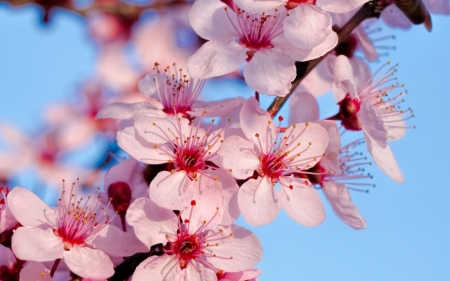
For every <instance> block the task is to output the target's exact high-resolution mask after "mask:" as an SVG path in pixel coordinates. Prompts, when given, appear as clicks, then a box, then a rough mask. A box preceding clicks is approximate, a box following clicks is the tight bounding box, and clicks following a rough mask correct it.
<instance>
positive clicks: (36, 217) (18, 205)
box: [7, 183, 145, 279]
mask: <svg viewBox="0 0 450 281" xmlns="http://www.w3.org/2000/svg"><path fill="white" fill-rule="evenodd" d="M77 188H78V185H77V184H76V183H73V184H72V186H71V188H70V190H66V189H65V185H64V186H63V191H62V194H61V198H60V199H59V201H58V207H57V209H56V210H54V209H52V208H50V207H49V206H47V204H45V203H44V202H43V201H42V200H40V199H39V198H38V197H37V196H36V195H35V194H33V193H32V192H30V191H28V190H27V189H25V188H23V187H15V188H14V189H13V190H12V191H11V192H10V194H9V195H8V198H7V201H8V204H9V206H10V209H11V212H12V213H13V214H14V216H15V217H16V219H17V220H18V221H19V222H20V223H21V224H22V225H23V227H19V228H18V229H17V230H16V231H15V232H14V235H13V237H12V244H11V245H12V250H13V252H14V254H15V255H16V257H17V258H19V259H21V260H29V261H37V262H44V261H53V260H57V259H61V258H64V261H65V263H66V264H67V266H68V267H69V269H70V270H71V271H72V272H74V273H75V274H77V275H79V276H82V277H87V278H94V279H100V278H108V277H110V276H112V275H113V273H114V269H113V263H112V262H111V259H110V257H109V256H108V255H110V256H113V257H114V256H116V257H123V256H130V255H132V254H135V253H136V252H139V251H141V250H143V249H145V247H143V245H142V244H141V243H140V242H139V241H137V240H136V238H135V237H134V236H133V235H132V234H128V233H125V232H122V231H121V230H119V229H118V228H117V227H115V226H112V225H109V220H110V217H109V215H108V214H106V213H105V208H102V207H101V204H100V201H99V200H98V199H99V198H98V194H95V195H93V196H88V197H87V199H84V198H83V197H78V195H77V193H78V192H77ZM118 241H120V243H117V242H118Z"/></svg>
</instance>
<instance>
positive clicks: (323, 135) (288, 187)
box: [218, 98, 328, 226]
mask: <svg viewBox="0 0 450 281" xmlns="http://www.w3.org/2000/svg"><path fill="white" fill-rule="evenodd" d="M240 120H241V126H242V130H243V132H244V134H245V136H246V137H247V139H248V140H246V139H243V138H241V137H239V136H230V137H228V138H226V139H225V141H224V143H223V144H222V146H221V148H220V149H219V152H218V153H219V155H220V156H222V157H223V166H224V167H225V168H226V169H228V170H229V171H230V172H231V174H233V176H234V177H235V178H237V179H248V181H246V182H245V183H244V184H243V185H242V186H241V188H240V189H239V193H238V203H239V209H240V210H241V212H242V215H243V217H244V218H245V220H246V221H247V222H248V223H249V224H251V225H263V224H267V223H270V222H271V221H273V220H274V219H275V218H276V217H277V216H278V213H279V212H280V209H281V207H282V208H283V209H284V210H285V211H286V213H287V214H288V215H289V216H290V217H291V218H292V219H294V220H295V221H297V222H298V223H300V224H303V225H307V226H314V225H318V224H320V223H321V222H322V221H323V219H324V218H325V211H324V209H323V205H322V201H321V200H320V197H319V195H318V194H317V192H316V190H315V189H314V188H313V187H312V186H311V184H310V183H309V182H308V181H307V180H304V179H298V178H295V177H294V176H293V173H295V172H298V171H300V170H305V169H309V168H311V167H313V166H314V165H315V164H316V163H317V162H318V161H319V160H320V158H321V157H322V155H323V153H324V151H325V149H326V147H327V144H328V135H327V132H326V131H325V129H323V128H322V127H321V126H320V125H317V124H313V123H311V124H310V123H298V124H293V125H292V126H290V127H289V128H287V129H286V131H285V133H284V135H283V136H280V132H279V129H278V130H277V128H276V127H275V126H274V125H273V124H272V121H271V118H270V115H269V113H267V111H265V110H262V109H261V108H260V107H259V105H258V102H257V101H256V99H254V98H250V99H248V100H246V101H245V102H244V105H243V107H242V111H241V114H240ZM281 120H282V118H280V122H281ZM255 171H256V175H257V177H256V179H255V178H254V173H255ZM276 183H279V184H280V190H279V191H277V190H276V188H275V184H276Z"/></svg>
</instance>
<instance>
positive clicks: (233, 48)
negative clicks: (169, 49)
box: [187, 1, 247, 79]
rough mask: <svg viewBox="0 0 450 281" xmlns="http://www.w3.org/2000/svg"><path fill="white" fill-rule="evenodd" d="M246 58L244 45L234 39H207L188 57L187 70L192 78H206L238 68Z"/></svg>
mask: <svg viewBox="0 0 450 281" xmlns="http://www.w3.org/2000/svg"><path fill="white" fill-rule="evenodd" d="M211 2H213V1H211ZM217 2H219V1H217ZM196 3H197V2H196ZM246 58H247V54H246V49H245V47H244V46H242V45H240V44H238V43H237V42H236V41H235V40H234V39H233V40H227V41H215V40H214V41H208V42H206V43H205V44H203V46H201V47H200V49H198V50H197V52H195V54H193V55H192V56H191V57H189V59H188V62H187V70H188V73H189V75H190V76H191V77H192V78H198V79H206V78H210V77H216V76H221V75H224V74H227V73H230V72H233V71H235V70H236V69H238V68H239V67H240V66H241V65H242V64H243V63H244V62H245V59H246Z"/></svg>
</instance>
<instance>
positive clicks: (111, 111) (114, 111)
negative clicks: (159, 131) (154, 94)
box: [95, 102, 152, 120]
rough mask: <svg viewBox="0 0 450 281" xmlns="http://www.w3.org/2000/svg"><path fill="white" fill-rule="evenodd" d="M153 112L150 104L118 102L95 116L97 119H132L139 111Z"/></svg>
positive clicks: (104, 108)
mask: <svg viewBox="0 0 450 281" xmlns="http://www.w3.org/2000/svg"><path fill="white" fill-rule="evenodd" d="M143 109H145V110H149V109H150V110H151V109H152V108H151V106H150V105H149V104H148V103H144V102H139V103H122V102H116V103H112V104H109V105H107V106H105V107H103V108H102V109H101V110H100V111H99V112H98V113H97V115H96V116H95V119H103V118H114V119H120V120H122V119H130V118H133V115H134V113H136V112H137V111H139V110H143Z"/></svg>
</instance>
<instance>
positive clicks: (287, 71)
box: [244, 48, 297, 97]
mask: <svg viewBox="0 0 450 281" xmlns="http://www.w3.org/2000/svg"><path fill="white" fill-rule="evenodd" d="M296 74H297V72H296V69H295V64H294V60H293V59H291V58H290V57H289V56H288V55H286V54H285V53H284V52H283V50H281V49H278V48H272V49H260V50H258V51H257V52H256V53H255V54H254V55H253V57H252V59H251V60H250V62H249V63H248V64H247V65H246V66H245V67H244V78H245V82H247V84H248V85H249V86H250V87H251V88H252V89H253V90H255V91H257V92H259V93H263V94H267V95H270V96H280V97H284V96H285V95H287V94H288V93H289V90H290V89H291V82H292V81H293V80H294V78H295V76H296Z"/></svg>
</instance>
